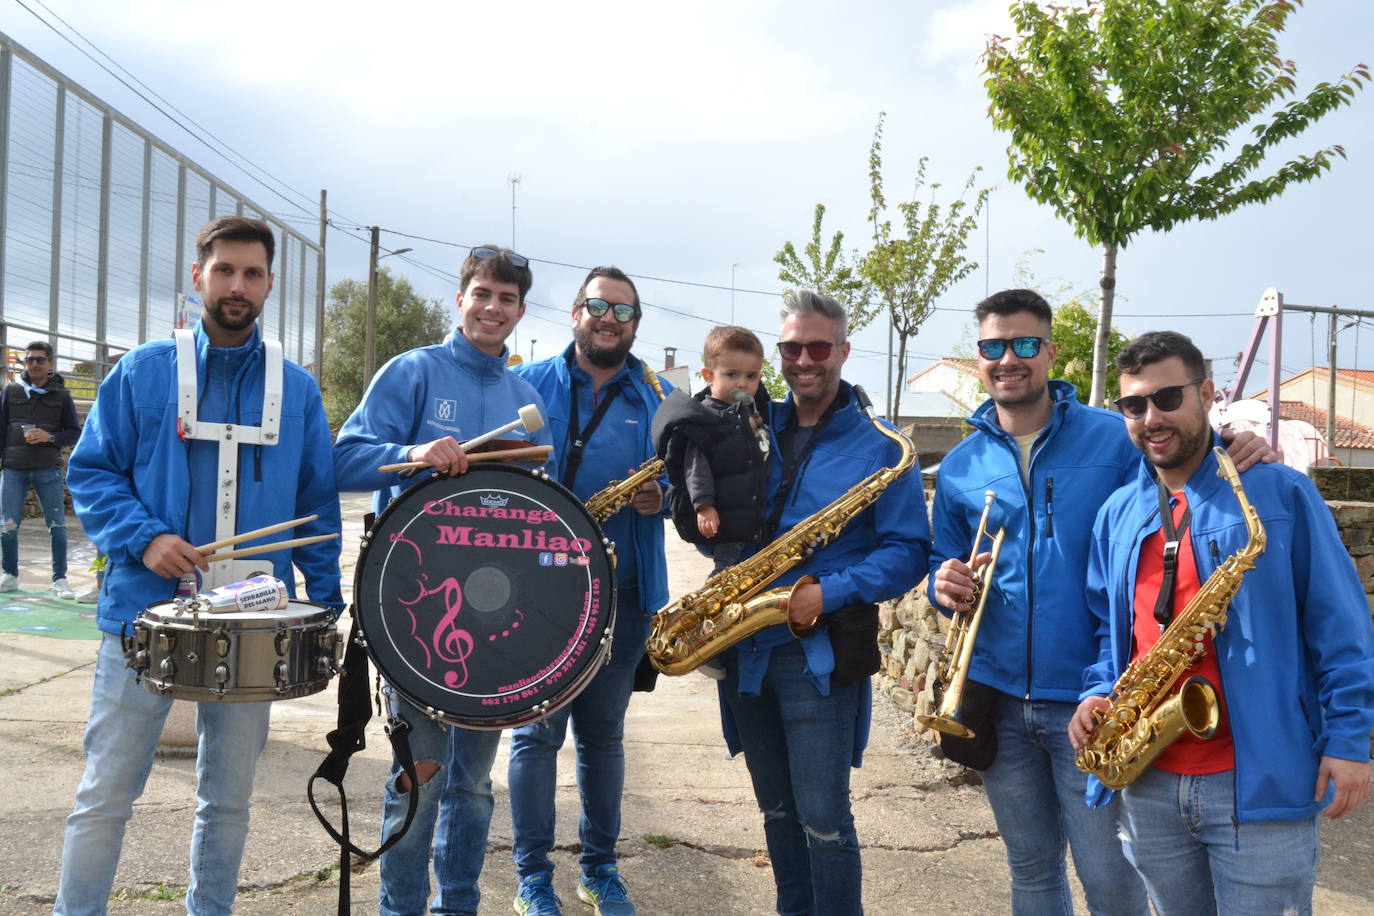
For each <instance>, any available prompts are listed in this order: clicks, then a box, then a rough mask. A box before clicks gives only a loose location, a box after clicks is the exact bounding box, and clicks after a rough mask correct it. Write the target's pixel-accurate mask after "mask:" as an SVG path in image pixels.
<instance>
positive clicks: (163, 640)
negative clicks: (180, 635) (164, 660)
mask: <svg viewBox="0 0 1374 916" xmlns="http://www.w3.org/2000/svg"><path fill="white" fill-rule="evenodd" d="M157 647H158V649H160V650H161V651H162V653H163V654H164V655H168V654H171V652H172V650H173V649H175V648H176V647H177V638H176V634H174V633H159V634H157Z"/></svg>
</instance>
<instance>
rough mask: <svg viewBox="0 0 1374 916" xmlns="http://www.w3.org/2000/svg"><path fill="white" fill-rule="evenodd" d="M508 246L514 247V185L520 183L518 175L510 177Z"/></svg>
mask: <svg viewBox="0 0 1374 916" xmlns="http://www.w3.org/2000/svg"><path fill="white" fill-rule="evenodd" d="M509 180H510V247H511V248H514V247H515V187H516V185H518V184H520V176H519V175H511V176H510V178H509Z"/></svg>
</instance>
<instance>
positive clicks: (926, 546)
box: [721, 382, 930, 766]
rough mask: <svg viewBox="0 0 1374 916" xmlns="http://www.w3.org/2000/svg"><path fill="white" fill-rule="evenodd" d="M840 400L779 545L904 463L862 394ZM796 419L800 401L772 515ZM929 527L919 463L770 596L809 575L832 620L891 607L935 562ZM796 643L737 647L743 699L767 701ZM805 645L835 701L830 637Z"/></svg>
mask: <svg viewBox="0 0 1374 916" xmlns="http://www.w3.org/2000/svg"><path fill="white" fill-rule="evenodd" d="M836 397H837V398H838V399H839V400H840V406H839V408H838V409H837V410H836V411H835V414H834V415H833V416H832V418H831V419H830V422H829V423H828V424H827V425H826V426H825V427H824V429H822V430H821V432H820V434H819V435H818V436H816V437H815V438H814V439H813V440H812V445H811V447H810V450H809V451H808V452H807V454H806V457H805V458H804V459H803V460H802V463H801V466H800V467H799V468H798V469H797V476H796V480H795V481H794V483H793V485H792V489H791V491H790V492H789V493H788V495H787V503H786V505H785V506H784V507H783V512H782V515H781V517H780V518H779V520H778V528H777V531H776V533H775V535H774V536H775V537H780V536H782V535H784V534H786V533H787V532H788V531H790V530H791V529H792V528H793V527H795V526H796V525H797V524H799V523H800V522H802V521H804V520H805V519H807V518H810V517H811V516H812V515H815V514H816V513H818V512H820V511H821V510H822V509H824V508H825V507H826V506H828V505H829V504H830V503H832V502H834V501H835V500H836V499H838V498H839V497H840V496H842V495H844V493H846V492H847V491H848V490H850V489H851V488H853V487H854V486H855V485H856V484H858V483H859V482H860V481H861V480H863V479H864V478H866V477H868V476H869V475H870V474H873V473H874V472H876V471H878V470H879V469H881V468H885V467H892V466H893V465H895V464H896V463H897V461H898V458H899V456H900V454H901V449H900V448H899V447H898V446H897V443H895V442H893V441H892V440H890V439H888V438H887V437H886V436H884V435H883V434H882V433H880V432H878V431H877V430H876V429H874V428H873V424H872V422H870V421H869V419H868V417H867V416H866V415H865V414H864V413H863V412H862V411H861V410H860V409H859V408H858V405H857V403H856V402H855V399H854V389H853V388H852V387H850V385H849V383H848V382H841V383H840V391H839V393H838V395H836ZM794 415H795V408H794V406H793V403H792V395H791V394H789V395H788V396H787V399H786V400H785V401H782V402H780V403H776V404H774V405H773V410H772V417H771V420H772V425H771V429H772V435H773V441H772V446H771V449H770V454H772V455H776V456H778V460H776V461H773V462H771V469H770V473H769V479H768V495H769V505H770V507H771V506H772V503H773V499H774V498H775V496H776V494H777V491H778V487H779V484H780V483H781V481H782V475H783V464H784V461H783V459H782V452H781V451H780V450H779V445H778V436H779V435H780V434H781V433H782V431H783V430H784V429H786V428H787V424H788V423H789V422H790V421H791V419H792V417H793V416H794ZM881 422H882V423H883V425H884V426H886V427H887V428H888V429H895V427H893V426H892V424H890V423H888V422H887V421H885V420H884V421H881ZM771 511H772V509H771V508H770V512H771ZM926 518H927V516H926V504H925V491H924V490H923V489H922V487H921V469H920V467H919V463H917V465H916V466H913V467H912V469H911V470H910V471H909V472H907V474H906V475H905V476H903V477H902V478H900V479H898V480H897V481H896V482H895V483H893V484H891V485H890V486H888V487H887V489H885V490H884V491H883V493H882V495H881V496H879V497H878V499H877V501H876V502H874V503H873V504H872V505H871V506H869V507H868V508H867V509H865V510H864V511H863V512H861V513H859V515H858V516H857V517H856V518H854V519H853V520H851V521H850V522H849V524H847V525H845V527H844V529H843V530H842V531H841V532H840V534H839V536H838V537H836V538H835V540H833V541H831V542H830V543H829V544H827V545H826V546H825V547H823V548H821V549H820V550H818V551H816V553H815V554H814V555H813V556H812V557H811V559H809V560H807V561H806V562H805V563H801V564H798V565H797V566H795V567H793V568H792V569H790V570H788V571H787V572H786V573H784V574H783V575H781V576H779V577H778V578H777V579H775V580H774V581H773V582H772V584H771V585H770V586H769V588H785V587H788V586H791V585H792V584H793V583H794V582H796V581H797V580H798V579H800V578H801V577H802V576H806V575H812V576H815V577H816V578H817V579H818V580H819V581H820V585H821V595H822V598H823V601H824V611H825V613H827V614H830V613H833V612H835V611H837V610H839V609H840V608H843V607H848V606H850V605H853V604H865V603H872V602H878V601H886V600H888V599H890V598H896V597H898V596H900V595H903V594H905V593H906V592H908V591H910V590H911V589H913V588H915V587H916V586H917V585H918V584H919V583H920V581H921V577H922V576H924V575H925V571H926V559H927V557H928V555H929V554H930V525H929V523H928V522H927V521H926ZM764 549H766V548H764ZM794 638H795V637H793V636H792V634H791V633H790V632H789V631H788V629H787V626H786V625H784V624H778V625H777V626H772V627H769V628H768V629H766V630H761V631H759V632H758V633H756V634H754V635H753V636H751V637H749V638H748V639H746V640H743V641H741V642H740V643H739V644H738V645H737V646H736V647H735V648H736V651H738V652H739V690H740V695H741V696H752V695H756V694H758V692H759V688H760V686H761V685H762V683H763V677H764V674H765V673H767V671H768V660H769V657H770V654H771V652H772V650H773V648H774V647H776V646H780V645H783V644H784V643H787V642H790V641H791V640H792V639H794ZM802 645H803V647H804V650H805V653H806V665H807V677H808V679H809V680H810V681H811V684H812V686H814V687H815V689H816V690H817V691H819V692H820V693H821V695H822V696H829V695H830V673H831V672H832V671H834V670H835V654H834V652H833V651H832V649H831V646H830V634H829V632H828V631H827V630H826V629H825V628H824V627H821V628H820V629H819V630H818V631H817V632H816V634H815V635H813V636H809V637H807V638H806V639H804V640H803V641H802ZM871 704H872V693H871V690H866V691H865V693H864V699H863V703H862V709H861V711H860V719H859V722H858V723H857V726H858V727H857V728H856V729H855V747H854V760H853V763H854V766H859V764H860V763H861V762H862V760H863V749H864V748H865V747H866V746H867V744H868V731H869V724H870V720H871V715H872V705H871ZM721 711H722V716H723V717H724V727H725V739H726V744H727V745H728V746H729V748H730V751H731V752H732V753H739V751H740V750H741V749H742V748H741V746H740V743H739V737H738V733H737V731H736V729H735V725H734V721H733V719H732V718H731V716H730V714H729V707H728V706H727V705H726V704H725V703H724V702H722V703H721Z"/></svg>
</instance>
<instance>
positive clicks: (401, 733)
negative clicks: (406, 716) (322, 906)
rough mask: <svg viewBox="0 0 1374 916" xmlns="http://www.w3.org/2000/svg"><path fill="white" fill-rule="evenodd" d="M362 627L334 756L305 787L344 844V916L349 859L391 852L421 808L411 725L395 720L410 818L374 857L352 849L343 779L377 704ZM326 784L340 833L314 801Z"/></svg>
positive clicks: (390, 728)
mask: <svg viewBox="0 0 1374 916" xmlns="http://www.w3.org/2000/svg"><path fill="white" fill-rule="evenodd" d="M358 636H359V633H358V624H357V619H356V618H354V623H353V628H352V632H350V633H349V634H348V648H347V649H346V651H345V653H344V662H343V670H342V671H340V672H339V720H338V721H339V724H338V727H337V728H335V729H334V730H333V731H332V732H330V733H329V734H328V735H327V736H326V738H325V740H326V741H328V742H329V755H328V756H327V757H325V758H324V762H322V763H321V764H320V766H319V768H318V769H317V770H315V773H314V775H313V776H311V777H310V781H309V782H308V783H307V784H306V788H305V794H306V797H307V798H309V800H310V808H311V810H312V811H314V812H315V817H316V818H317V819H318V820H319V822H320V824H321V825H322V826H323V827H324V829H325V832H327V833H328V834H329V835H330V836H331V837H333V838H334V842H336V843H338V844H339V916H348V913H349V909H350V905H351V900H350V895H349V881H348V878H349V874H350V873H351V870H350V864H351V863H350V861H349V854H350V853H352V854H353V855H357V856H361V857H362V858H363V859H364V860H368V861H370V860H372V859H375V858H377V857H378V856H380V855H381V854H382V853H384V852H386V851H387V850H388V849H390V848H391V847H392V845H394V844H395V843H396V841H398V840H399V839H400V838H401V837H403V836H405V832H406V831H407V830H409V829H410V823H411V821H413V820H414V819H415V809H416V807H417V806H418V804H419V799H420V793H419V791H418V789H419V785H420V781H419V779H417V778H416V774H415V761H414V760H412V759H411V755H410V726H409V725H408V724H406V722H405V721H404V720H399V719H398V720H392V721H389V722H388V725H387V737H388V738H389V739H390V741H391V750H392V753H394V754H395V755H396V762H397V763H399V764H400V766H401V769H402V770H403V771H404V772H405V774H406V778H407V779H409V780H410V786H411V791H410V805H409V807H408V808H407V809H406V819H405V821H404V822H403V823H402V824H401V827H400V829H399V830H397V831H396V832H395V833H393V834H392V835H391V836H389V837H387V838H386V839H385V840H384V841H383V842H382V845H381V846H379V847H377V849H376V851H375V852H367V851H366V850H363V849H359V848H358V847H357V846H355V845H354V844H353V841H352V840H351V839H350V837H349V828H348V795H347V793H345V792H344V787H343V781H344V775H345V774H346V773H347V772H348V761H349V758H350V757H352V756H353V755H354V754H356V753H357V752H358V751H361V750H362V749H363V748H365V747H366V746H367V736H366V731H367V723H368V721H369V720H371V718H372V704H371V701H370V699H369V697H368V691H367V682H368V664H367V651H366V650H365V649H364V648H363V645H362V643H361V642H359V640H358ZM317 779H324V780H326V781H328V782H330V783H333V784H334V787H335V788H336V789H338V791H339V824H340V827H339V829H337V830H336V829H335V828H334V825H333V824H331V823H329V820H328V818H326V817H325V815H324V813H323V812H322V811H320V806H319V805H318V804H317V803H316V802H315V780H317Z"/></svg>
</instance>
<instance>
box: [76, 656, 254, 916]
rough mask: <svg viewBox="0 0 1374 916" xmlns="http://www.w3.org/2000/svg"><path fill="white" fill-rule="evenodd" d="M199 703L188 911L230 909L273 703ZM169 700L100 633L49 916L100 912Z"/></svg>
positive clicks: (151, 758)
mask: <svg viewBox="0 0 1374 916" xmlns="http://www.w3.org/2000/svg"><path fill="white" fill-rule="evenodd" d="M197 707H198V708H197V714H196V732H197V734H199V736H200V744H199V747H198V750H197V756H196V817H195V828H194V831H193V832H192V834H191V877H190V884H189V887H188V888H187V890H186V911H187V912H188V913H191V914H195V916H201V914H221V913H228V912H229V911H230V908H231V907H232V906H233V904H234V894H235V893H236V892H237V890H238V874H239V862H240V861H241V860H242V858H243V845H244V842H245V841H246V840H247V838H248V808H249V802H250V800H251V799H252V796H253V771H254V769H255V768H256V766H257V762H258V755H259V754H261V753H262V749H263V746H264V745H265V744H266V743H267V727H268V722H269V720H270V718H271V714H272V704H271V703H221V702H209V701H207V702H203V703H199V704H197ZM171 708H172V700H171V699H170V698H168V697H161V696H158V695H156V694H154V693H152V692H150V691H149V690H148V689H147V688H145V687H143V686H142V685H140V684H136V683H135V682H134V673H133V671H132V670H130V669H129V668H126V667H125V666H124V651H123V649H122V648H121V647H120V644H119V637H117V636H111V635H110V634H108V633H107V634H105V635H104V636H103V637H102V639H101V644H100V654H99V656H98V657H97V659H96V664H95V687H94V688H93V690H92V691H91V716H90V720H89V721H88V722H87V723H86V738H85V746H86V771H85V773H84V774H83V775H82V777H81V785H80V787H79V788H78V789H77V790H76V805H75V808H74V810H73V811H72V813H71V815H70V816H69V817H68V818H67V834H66V837H65V839H64V840H63V843H62V875H61V878H60V881H59V883H58V890H57V903H56V904H55V906H54V909H53V912H54V914H56V916H85V914H96V913H104V912H105V908H106V906H107V903H108V898H109V896H110V889H111V887H112V886H113V884H114V877H115V867H116V865H118V863H119V848H120V845H121V843H122V842H123V840H124V826H125V824H126V823H127V822H128V820H129V817H130V816H131V815H132V814H133V807H134V801H135V800H136V799H137V798H138V797H139V796H140V795H142V794H143V787H144V785H145V784H146V783H147V781H148V774H149V773H150V772H151V771H152V769H153V751H154V749H155V748H156V747H157V739H158V736H159V735H160V734H161V733H162V725H163V723H164V722H165V721H166V719H167V713H168V711H169V710H170V709H171ZM163 839H164V840H167V841H168V842H171V841H170V840H169V839H168V838H165V837H164V838H163ZM173 845H174V844H173Z"/></svg>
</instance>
